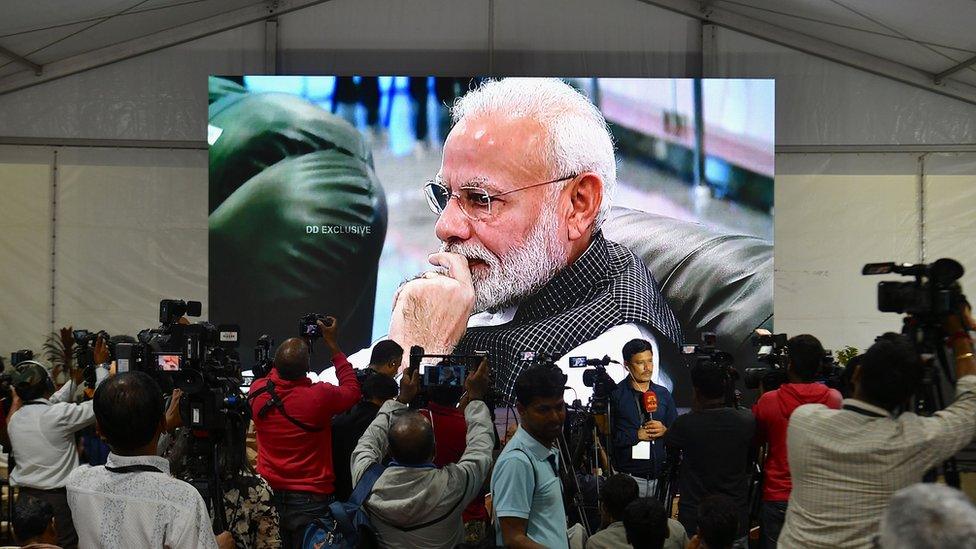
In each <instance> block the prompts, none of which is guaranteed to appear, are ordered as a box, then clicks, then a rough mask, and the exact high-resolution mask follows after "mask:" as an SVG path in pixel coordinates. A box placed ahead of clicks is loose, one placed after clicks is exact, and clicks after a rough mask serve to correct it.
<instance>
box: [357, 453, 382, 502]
mask: <svg viewBox="0 0 976 549" xmlns="http://www.w3.org/2000/svg"><path fill="white" fill-rule="evenodd" d="M385 470H386V467H384V466H383V464H382V463H374V464H372V465H370V466H369V468H368V469H366V472H365V473H363V476H361V477H359V482H357V483H356V487H355V488H353V491H352V494H351V495H350V496H349V503H352V504H354V505H362V504H364V503H366V500H367V499H369V495H370V494H371V493H372V492H373V485H374V484H376V481H377V480H379V478H380V475H382V474H383V471H385Z"/></svg>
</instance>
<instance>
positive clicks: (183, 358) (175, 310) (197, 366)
mask: <svg viewBox="0 0 976 549" xmlns="http://www.w3.org/2000/svg"><path fill="white" fill-rule="evenodd" d="M200 310H201V304H200V302H199V301H183V300H175V299H164V300H162V301H160V302H159V322H160V324H161V325H160V327H158V328H152V329H146V330H142V331H141V332H139V336H138V343H133V344H128V343H119V344H118V345H116V350H115V351H116V355H117V361H118V366H117V367H118V371H119V372H125V371H130V370H132V371H143V372H146V373H147V374H149V375H150V376H152V377H153V378H155V379H156V381H157V382H158V383H159V384H160V386H161V387H162V388H163V389H164V390H165V391H166V392H170V391H171V390H172V389H173V388H179V389H181V390H182V391H183V393H184V397H183V399H182V400H181V402H180V415H181V416H182V418H183V422H184V424H185V425H186V426H187V427H191V428H193V429H198V430H205V431H215V430H221V429H224V428H226V426H227V421H228V418H227V416H228V414H234V415H241V414H247V413H248V412H249V410H248V407H247V405H246V402H245V401H244V398H243V395H241V392H240V385H241V383H242V377H241V364H240V359H239V356H238V354H237V351H236V348H237V346H238V334H239V333H240V330H239V328H238V327H237V326H234V325H221V326H214V325H213V324H211V323H209V322H199V323H195V324H191V323H181V322H180V319H181V318H183V317H184V316H191V317H192V316H197V317H198V316H200Z"/></svg>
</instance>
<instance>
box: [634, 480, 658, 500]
mask: <svg viewBox="0 0 976 549" xmlns="http://www.w3.org/2000/svg"><path fill="white" fill-rule="evenodd" d="M629 476H630V478H632V479H634V480H636V481H637V490H638V494H637V496H638V497H642V498H653V497H654V492H655V491H656V490H657V479H656V478H652V479H647V478H641V477H635V476H634V475H629Z"/></svg>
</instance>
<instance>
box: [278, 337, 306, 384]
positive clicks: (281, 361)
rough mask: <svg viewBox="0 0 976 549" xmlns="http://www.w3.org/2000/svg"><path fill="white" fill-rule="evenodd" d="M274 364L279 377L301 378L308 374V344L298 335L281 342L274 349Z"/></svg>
mask: <svg viewBox="0 0 976 549" xmlns="http://www.w3.org/2000/svg"><path fill="white" fill-rule="evenodd" d="M274 365H275V368H277V370H278V375H279V376H281V379H301V378H303V377H305V376H306V375H307V374H308V345H306V344H305V340H303V339H302V338H300V337H293V338H291V339H286V340H284V341H282V342H281V345H279V346H278V350H277V351H275V357H274Z"/></svg>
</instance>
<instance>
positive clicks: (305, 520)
mask: <svg viewBox="0 0 976 549" xmlns="http://www.w3.org/2000/svg"><path fill="white" fill-rule="evenodd" d="M333 500H334V498H333V497H332V496H331V495H328V494H313V493H311V492H296V491H292V490H275V493H274V504H275V508H276V509H277V510H278V517H279V521H280V522H279V530H280V531H281V548H282V549H300V548H301V546H302V541H303V540H304V538H305V529H306V528H308V525H309V523H311V522H312V521H313V520H315V519H317V518H322V517H323V516H325V514H326V513H327V512H328V511H329V504H331V503H332V501H333Z"/></svg>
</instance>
